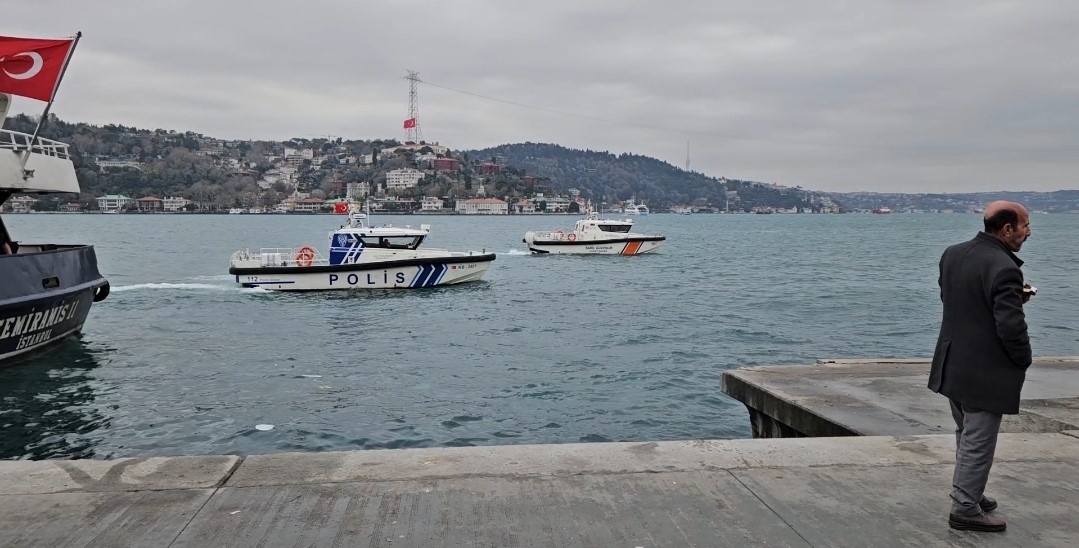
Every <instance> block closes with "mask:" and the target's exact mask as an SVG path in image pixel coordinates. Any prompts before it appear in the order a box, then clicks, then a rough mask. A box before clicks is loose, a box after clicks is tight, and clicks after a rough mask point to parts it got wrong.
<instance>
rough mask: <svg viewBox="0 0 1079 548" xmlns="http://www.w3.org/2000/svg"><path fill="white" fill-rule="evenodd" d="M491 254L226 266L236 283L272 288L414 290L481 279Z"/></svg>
mask: <svg viewBox="0 0 1079 548" xmlns="http://www.w3.org/2000/svg"><path fill="white" fill-rule="evenodd" d="M494 260H495V254H494V253H484V254H476V255H461V256H452V257H440V258H418V259H408V260H399V261H383V262H377V263H359V264H347V265H319V266H306V267H304V266H278V267H259V268H238V267H231V268H229V274H232V275H234V276H236V283H238V284H240V285H242V286H243V287H259V288H262V289H270V290H274V291H326V290H341V289H403V288H409V289H415V288H421V287H436V286H442V285H454V284H460V283H466V282H474V281H479V280H481V279H483V275H484V274H485V273H486V272H487V267H488V266H490V264H491V262H492V261H494Z"/></svg>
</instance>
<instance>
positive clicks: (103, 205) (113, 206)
mask: <svg viewBox="0 0 1079 548" xmlns="http://www.w3.org/2000/svg"><path fill="white" fill-rule="evenodd" d="M134 201H135V200H132V199H131V198H128V197H127V196H124V195H123V194H106V195H104V196H100V197H98V199H97V208H98V209H100V210H101V211H120V210H122V209H124V208H125V207H127V206H128V205H129V204H131V203H132V202H134Z"/></svg>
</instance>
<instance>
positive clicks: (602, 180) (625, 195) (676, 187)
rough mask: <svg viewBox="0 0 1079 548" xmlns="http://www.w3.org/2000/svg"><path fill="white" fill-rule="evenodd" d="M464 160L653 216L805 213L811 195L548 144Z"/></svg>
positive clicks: (504, 147)
mask: <svg viewBox="0 0 1079 548" xmlns="http://www.w3.org/2000/svg"><path fill="white" fill-rule="evenodd" d="M465 154H466V155H467V156H468V157H469V158H471V159H473V160H494V161H495V162H496V163H501V164H506V165H510V166H513V167H516V168H518V169H521V170H523V171H525V172H527V173H528V174H530V175H535V176H537V177H540V178H543V179H546V180H549V181H550V185H551V186H552V187H553V188H554V189H556V190H559V191H565V190H568V189H571V188H576V189H579V190H581V192H582V194H584V195H585V196H586V197H588V198H589V199H591V200H592V201H593V202H596V203H608V204H614V203H619V202H624V201H626V200H631V199H636V200H638V201H643V202H645V203H647V204H648V205H649V206H651V208H652V209H653V210H665V209H667V208H669V207H672V206H677V205H687V206H688V205H694V206H697V207H707V206H711V207H713V208H716V209H724V208H726V207H727V205H728V197H730V198H731V201H730V207H731V209H735V208H738V209H744V210H749V209H752V208H753V207H756V206H765V207H777V208H808V207H810V202H811V201H813V198H814V196H813V195H814V193H811V192H808V191H804V190H802V189H800V188H785V187H779V188H776V187H772V186H771V185H766V184H763V183H757V182H752V181H741V180H736V179H726V178H722V177H719V178H717V177H709V176H707V175H704V174H702V173H697V172H692V171H685V170H682V169H680V168H678V167H675V166H673V165H671V164H669V163H667V162H663V161H660V160H657V159H655V158H649V157H647V156H639V155H636V154H620V155H615V154H611V153H609V152H598V151H593V150H574V149H569V148H565V147H562V146H559V145H554V144H546V143H521V144H507V145H501V146H497V147H494V148H485V149H482V150H469V151H466V152H465Z"/></svg>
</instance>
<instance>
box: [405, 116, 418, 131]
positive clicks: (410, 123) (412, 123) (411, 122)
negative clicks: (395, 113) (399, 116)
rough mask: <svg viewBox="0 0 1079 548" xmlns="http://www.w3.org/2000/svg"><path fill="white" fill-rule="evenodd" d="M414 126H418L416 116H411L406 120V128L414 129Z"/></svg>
mask: <svg viewBox="0 0 1079 548" xmlns="http://www.w3.org/2000/svg"><path fill="white" fill-rule="evenodd" d="M414 127H416V119H415V118H409V119H408V120H405V129H412V128H414Z"/></svg>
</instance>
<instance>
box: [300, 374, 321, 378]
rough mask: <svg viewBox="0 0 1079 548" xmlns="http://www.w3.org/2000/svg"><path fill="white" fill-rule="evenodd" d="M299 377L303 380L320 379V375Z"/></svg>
mask: <svg viewBox="0 0 1079 548" xmlns="http://www.w3.org/2000/svg"><path fill="white" fill-rule="evenodd" d="M300 376H301V377H303V378H305V379H321V378H322V375H300Z"/></svg>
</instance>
